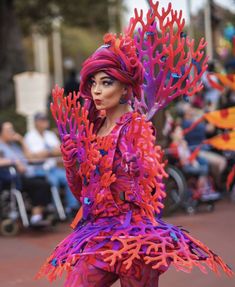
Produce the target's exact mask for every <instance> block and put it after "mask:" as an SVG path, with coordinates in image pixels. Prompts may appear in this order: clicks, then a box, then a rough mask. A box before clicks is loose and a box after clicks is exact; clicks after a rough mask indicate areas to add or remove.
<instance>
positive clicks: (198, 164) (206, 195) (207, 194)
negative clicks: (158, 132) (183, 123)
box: [169, 125, 219, 200]
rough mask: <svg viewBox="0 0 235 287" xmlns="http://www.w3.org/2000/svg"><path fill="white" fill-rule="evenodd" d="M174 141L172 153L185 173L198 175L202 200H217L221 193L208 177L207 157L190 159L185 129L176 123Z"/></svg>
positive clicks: (198, 189)
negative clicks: (216, 190)
mask: <svg viewBox="0 0 235 287" xmlns="http://www.w3.org/2000/svg"><path fill="white" fill-rule="evenodd" d="M171 139H172V142H171V144H170V146H169V148H170V151H171V153H170V154H171V155H172V156H173V157H174V158H175V159H176V160H177V161H178V162H179V164H180V167H181V169H182V170H183V172H185V173H189V174H191V175H196V176H198V180H197V187H196V188H197V193H198V194H199V195H200V198H201V199H202V200H215V199H218V198H219V194H218V193H217V192H215V191H214V189H213V187H212V186H211V185H210V181H209V178H208V163H207V161H206V160H205V159H203V158H201V157H197V158H196V159H194V160H191V159H190V156H191V151H190V149H189V147H188V144H187V142H186V140H185V139H184V135H183V130H182V128H181V127H180V126H178V125H176V126H175V127H174V128H173V130H172V132H171Z"/></svg>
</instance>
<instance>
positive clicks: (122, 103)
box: [119, 90, 128, 105]
mask: <svg viewBox="0 0 235 287" xmlns="http://www.w3.org/2000/svg"><path fill="white" fill-rule="evenodd" d="M127 102H128V95H127V90H126V91H124V93H123V95H122V96H121V98H120V100H119V104H120V105H124V104H126V103H127Z"/></svg>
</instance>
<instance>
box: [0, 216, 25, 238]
mask: <svg viewBox="0 0 235 287" xmlns="http://www.w3.org/2000/svg"><path fill="white" fill-rule="evenodd" d="M19 229H20V227H19V224H18V222H16V221H15V220H12V219H3V220H2V221H1V223H0V232H1V234H2V235H3V236H15V235H16V234H18V232H19Z"/></svg>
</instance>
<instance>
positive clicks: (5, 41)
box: [0, 0, 123, 108]
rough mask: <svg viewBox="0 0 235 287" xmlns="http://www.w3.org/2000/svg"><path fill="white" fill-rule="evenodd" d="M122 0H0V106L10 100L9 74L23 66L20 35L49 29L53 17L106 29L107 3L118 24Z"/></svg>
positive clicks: (12, 90)
mask: <svg viewBox="0 0 235 287" xmlns="http://www.w3.org/2000/svg"><path fill="white" fill-rule="evenodd" d="M122 2H123V0H99V1H97V0H69V1H65V0H24V1H20V0H18V1H17V0H1V1H0V108H5V107H8V106H9V105H12V104H14V87H13V80H12V79H13V75H14V74H17V73H20V72H23V71H25V70H26V69H27V66H26V60H25V56H24V48H23V45H22V41H23V36H22V31H23V34H24V35H27V34H30V33H31V31H32V29H37V30H39V31H40V32H44V33H49V32H50V30H51V23H52V21H53V19H55V18H58V17H59V18H60V19H62V21H63V23H64V25H65V26H67V27H80V28H88V29H92V30H93V31H97V32H99V31H100V32H102V33H103V32H105V31H106V32H107V31H108V28H109V21H110V18H109V17H110V13H109V9H110V6H113V7H114V8H115V9H114V10H115V11H116V13H115V14H114V15H113V17H114V22H115V23H116V24H117V25H119V26H120V17H119V10H120V9H121V8H122ZM117 30H118V29H117Z"/></svg>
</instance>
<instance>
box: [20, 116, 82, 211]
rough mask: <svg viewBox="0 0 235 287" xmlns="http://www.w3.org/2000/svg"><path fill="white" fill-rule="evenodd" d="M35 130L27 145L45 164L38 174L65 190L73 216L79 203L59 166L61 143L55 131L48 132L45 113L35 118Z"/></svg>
mask: <svg viewBox="0 0 235 287" xmlns="http://www.w3.org/2000/svg"><path fill="white" fill-rule="evenodd" d="M34 125H35V128H34V129H33V130H30V131H28V132H27V133H26V135H25V143H26V145H27V147H28V149H29V150H30V151H31V152H32V153H33V154H34V155H35V156H36V157H37V158H41V159H42V160H43V161H44V163H43V165H42V166H40V167H39V168H38V170H37V172H38V174H44V175H45V176H47V179H48V180H49V182H50V184H51V185H52V186H56V187H57V188H59V187H60V186H61V185H62V186H63V187H64V188H65V199H66V203H65V204H66V212H67V213H68V215H70V214H73V212H75V211H76V210H77V208H78V205H77V201H76V199H75V197H74V196H73V194H72V193H71V192H70V189H69V186H68V183H67V180H66V174H65V170H64V168H62V167H59V166H57V159H56V157H59V156H60V155H61V152H60V141H59V139H58V138H57V136H56V134H55V133H54V132H53V131H50V130H48V128H49V120H48V117H47V115H46V114H45V113H42V112H38V113H36V114H35V116H34Z"/></svg>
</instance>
